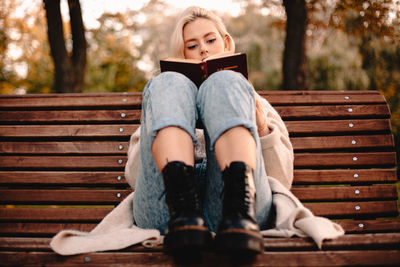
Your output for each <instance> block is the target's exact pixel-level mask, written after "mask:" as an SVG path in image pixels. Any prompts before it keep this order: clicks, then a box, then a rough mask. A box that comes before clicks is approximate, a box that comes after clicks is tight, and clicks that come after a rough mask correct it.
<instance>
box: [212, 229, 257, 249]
mask: <svg viewBox="0 0 400 267" xmlns="http://www.w3.org/2000/svg"><path fill="white" fill-rule="evenodd" d="M215 248H216V250H217V251H218V252H221V253H228V254H233V253H234V254H236V253H244V254H248V255H251V254H259V253H262V252H263V251H264V240H263V237H262V236H261V235H260V234H258V233H254V232H248V233H246V232H245V231H244V230H243V229H238V231H235V230H230V231H229V232H228V231H227V232H221V233H219V234H218V235H217V236H216V237H215Z"/></svg>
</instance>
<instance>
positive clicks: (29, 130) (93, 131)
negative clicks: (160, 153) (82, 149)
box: [0, 124, 139, 139]
mask: <svg viewBox="0 0 400 267" xmlns="http://www.w3.org/2000/svg"><path fill="white" fill-rule="evenodd" d="M138 127H139V125H138V124H136V125H133V124H111V125H2V126H0V136H2V137H13V138H44V137H57V138H58V139H60V138H65V137H68V138H70V137H90V138H96V137H125V138H126V137H129V136H130V135H131V134H132V133H133V132H134V131H135V130H136V129H137V128H138ZM121 129H122V130H121Z"/></svg>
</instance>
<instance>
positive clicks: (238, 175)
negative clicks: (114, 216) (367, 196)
mask: <svg viewBox="0 0 400 267" xmlns="http://www.w3.org/2000/svg"><path fill="white" fill-rule="evenodd" d="M234 50H235V44H234V41H233V39H232V37H231V36H230V35H229V33H228V32H227V30H226V28H225V26H224V24H223V23H222V22H221V19H220V18H219V17H217V16H216V15H214V14H213V13H212V12H209V11H207V10H205V9H202V8H199V7H191V8H188V9H187V10H185V11H184V12H183V14H182V16H181V17H180V18H179V21H178V23H177V26H176V29H175V32H174V34H173V36H172V39H171V51H172V53H171V54H172V55H171V56H174V57H180V58H186V59H200V60H204V59H206V58H207V57H209V56H212V55H215V54H218V53H221V52H226V51H230V52H234ZM198 122H201V124H202V125H203V128H204V129H202V130H199V129H196V125H199V124H198ZM133 151H135V152H133ZM132 152H133V153H132ZM129 154H130V155H132V154H133V155H135V156H131V157H130V158H129V159H128V163H127V166H126V175H128V176H131V177H135V179H136V184H135V194H134V198H133V214H134V215H133V216H134V220H135V223H136V224H137V225H138V226H139V227H142V228H155V229H158V230H160V231H161V233H165V234H166V235H165V239H164V248H165V249H166V250H167V251H168V252H179V251H185V250H187V249H197V248H203V247H206V246H208V245H210V242H211V240H212V235H211V233H210V231H211V232H215V233H216V236H215V246H216V248H217V249H218V250H221V251H228V252H236V251H239V252H246V251H249V252H256V253H257V252H261V251H263V239H262V236H261V235H260V233H259V231H260V229H267V228H268V227H271V226H270V225H269V221H270V220H271V217H272V216H271V203H272V193H271V189H270V186H269V183H268V179H267V174H268V175H269V176H273V177H275V178H277V179H278V180H279V181H281V182H282V183H283V184H284V185H285V186H286V187H288V188H290V186H291V182H292V179H293V148H292V146H291V144H290V141H289V137H288V132H287V130H286V127H285V125H284V124H283V121H282V120H281V118H280V117H279V115H278V114H277V112H276V111H275V110H274V109H273V108H272V107H271V105H270V104H269V103H268V102H267V101H266V100H264V99H262V98H261V97H260V96H259V95H258V94H257V93H256V92H255V90H254V88H253V87H252V85H251V84H250V83H249V82H248V81H247V80H246V79H245V78H244V77H243V76H242V75H241V74H239V73H236V72H233V71H220V72H216V73H214V74H213V75H211V76H210V77H209V78H208V79H207V80H206V81H204V82H203V84H202V85H201V86H200V87H199V88H197V87H196V86H195V85H194V83H193V82H192V81H191V80H189V79H188V78H187V77H185V76H183V75H182V74H179V73H175V72H164V73H161V74H159V75H158V76H156V77H154V78H153V79H151V80H150V81H149V82H148V84H147V85H146V87H145V89H144V92H143V103H142V120H141V126H140V129H138V131H137V132H136V133H135V134H133V135H132V138H131V146H130V153H129Z"/></svg>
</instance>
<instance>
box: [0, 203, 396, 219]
mask: <svg viewBox="0 0 400 267" xmlns="http://www.w3.org/2000/svg"><path fill="white" fill-rule="evenodd" d="M304 206H305V207H307V208H309V209H310V210H311V211H312V212H313V213H314V214H315V215H317V216H325V217H329V218H354V219H357V218H360V217H372V218H376V217H382V216H397V215H398V210H397V202H396V201H394V200H393V201H378V202H373V201H357V202H330V203H305V204H304ZM111 210H112V207H108V206H104V207H101V208H100V207H97V206H95V207H90V208H88V207H86V206H74V207H65V208H64V207H59V208H57V207H32V208H28V207H24V208H20V207H14V208H2V207H0V220H1V221H18V222H30V221H46V222H47V221H49V222H50V221H51V222H54V221H57V222H79V221H80V222H88V221H90V222H93V221H100V220H101V219H103V218H104V216H105V215H106V214H107V213H108V212H110V211H111ZM364 219H365V218H364Z"/></svg>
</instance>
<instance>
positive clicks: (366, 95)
mask: <svg viewBox="0 0 400 267" xmlns="http://www.w3.org/2000/svg"><path fill="white" fill-rule="evenodd" d="M258 93H259V94H260V95H261V96H263V97H265V98H266V99H268V100H269V101H270V103H272V104H293V103H349V102H350V103H385V99H384V98H383V96H382V95H380V94H379V93H377V92H376V91H368V92H367V91H363V93H359V92H357V91H347V92H346V93H345V95H343V92H340V91H309V92H306V93H304V92H299V91H297V92H296V91H293V92H291V91H290V92H287V91H258ZM141 102H142V94H141V93H111V94H110V93H102V94H95V93H91V94H59V95H57V94H40V95H18V96H15V95H2V96H1V98H0V107H1V108H2V109H5V108H27V107H30V108H38V107H41V108H43V107H81V106H84V107H99V106H100V107H104V106H139V105H141Z"/></svg>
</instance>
